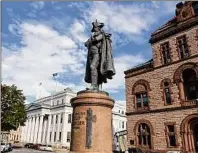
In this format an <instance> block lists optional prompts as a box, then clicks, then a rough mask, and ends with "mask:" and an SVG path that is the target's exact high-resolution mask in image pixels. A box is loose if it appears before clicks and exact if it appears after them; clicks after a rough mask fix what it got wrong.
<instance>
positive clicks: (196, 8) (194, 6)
mask: <svg viewBox="0 0 198 153" xmlns="http://www.w3.org/2000/svg"><path fill="white" fill-rule="evenodd" d="M192 6H193V9H194V13H195V14H198V3H197V2H194V3H193V4H192Z"/></svg>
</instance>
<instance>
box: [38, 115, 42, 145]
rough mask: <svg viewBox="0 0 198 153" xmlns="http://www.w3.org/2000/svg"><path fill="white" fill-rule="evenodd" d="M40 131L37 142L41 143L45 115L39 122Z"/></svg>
mask: <svg viewBox="0 0 198 153" xmlns="http://www.w3.org/2000/svg"><path fill="white" fill-rule="evenodd" d="M39 122H40V123H39V129H38V138H37V142H38V143H41V134H42V131H43V115H41V116H40V121H39Z"/></svg>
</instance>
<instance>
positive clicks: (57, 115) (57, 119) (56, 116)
mask: <svg viewBox="0 0 198 153" xmlns="http://www.w3.org/2000/svg"><path fill="white" fill-rule="evenodd" d="M57 123H58V115H56V124H57Z"/></svg>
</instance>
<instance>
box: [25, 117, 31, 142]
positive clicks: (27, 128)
mask: <svg viewBox="0 0 198 153" xmlns="http://www.w3.org/2000/svg"><path fill="white" fill-rule="evenodd" d="M29 123H30V119H29V117H28V118H27V125H26V126H27V127H26V131H25V135H24V137H25V142H28V140H27V138H28V135H29Z"/></svg>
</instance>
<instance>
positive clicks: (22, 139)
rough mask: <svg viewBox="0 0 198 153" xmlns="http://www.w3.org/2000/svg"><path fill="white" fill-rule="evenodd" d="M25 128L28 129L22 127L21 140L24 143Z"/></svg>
mask: <svg viewBox="0 0 198 153" xmlns="http://www.w3.org/2000/svg"><path fill="white" fill-rule="evenodd" d="M26 123H27V121H26ZM26 123H25V124H26ZM25 128H26V126H21V140H20V141H21V142H24V133H25Z"/></svg>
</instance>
